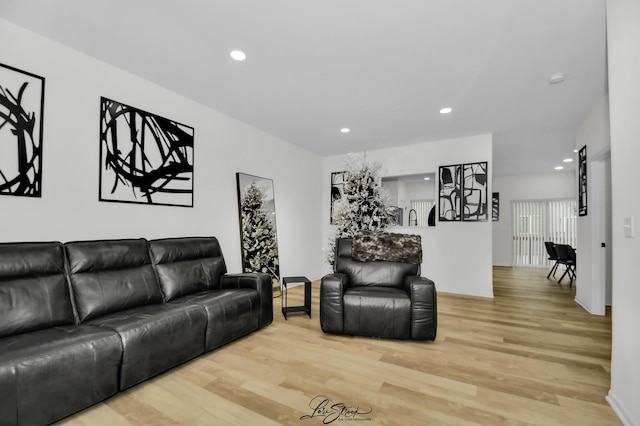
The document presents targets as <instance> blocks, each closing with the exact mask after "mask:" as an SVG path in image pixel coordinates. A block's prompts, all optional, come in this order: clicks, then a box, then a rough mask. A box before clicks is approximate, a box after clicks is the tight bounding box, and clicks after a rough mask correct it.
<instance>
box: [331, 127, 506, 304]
mask: <svg viewBox="0 0 640 426" xmlns="http://www.w3.org/2000/svg"><path fill="white" fill-rule="evenodd" d="M491 150H492V136H491V135H478V136H471V137H467V138H460V139H452V140H445V141H438V142H430V143H423V144H418V145H408V146H400V147H395V148H388V149H380V150H374V151H367V153H366V156H367V159H368V160H371V161H374V162H379V163H381V164H382V170H381V175H382V176H401V175H410V174H418V173H424V172H436V171H437V170H438V167H439V166H441V165H443V166H444V165H450V164H461V163H472V162H480V161H488V162H489V176H491V170H492V164H491V161H490V160H491ZM345 159H346V156H334V157H326V158H324V165H323V182H325V185H324V188H323V196H322V198H323V200H324V203H325V204H324V206H323V223H324V230H323V232H324V237H323V243H324V247H325V248H324V249H323V250H327V245H328V243H329V240H330V238H332V237H333V235H334V232H335V230H334V229H335V228H334V227H333V226H331V225H329V210H330V209H329V199H330V193H329V190H330V189H329V182H331V173H332V172H336V171H342V170H344V169H345ZM490 194H491V179H489V200H488V201H489V202H491V196H490ZM390 231H393V232H404V233H411V234H420V235H421V236H422V245H423V263H422V275H423V276H426V277H428V278H431V279H432V280H434V282H435V283H436V288H437V290H438V291H440V292H450V293H459V294H468V295H475V296H483V297H493V285H492V276H493V274H492V269H491V266H492V265H491V244H492V241H491V219H490V218H489V220H488V221H487V222H437V224H436V226H435V227H433V228H406V227H398V228H392V229H390ZM324 266H325V271H326V272H329V271H330V267H329V265H328V264H327V263H325V264H324Z"/></svg>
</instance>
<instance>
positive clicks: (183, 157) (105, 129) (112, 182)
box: [100, 97, 194, 207]
mask: <svg viewBox="0 0 640 426" xmlns="http://www.w3.org/2000/svg"><path fill="white" fill-rule="evenodd" d="M193 137H194V130H193V127H189V126H187V125H184V124H181V123H178V122H176V121H173V120H169V119H167V118H164V117H160V116H159V115H156V114H152V113H149V112H146V111H143V110H141V109H138V108H134V107H132V106H129V105H125V104H123V103H120V102H117V101H113V100H111V99H107V98H105V97H102V98H101V100H100V201H116V202H124V203H138V204H153V205H165V206H183V207H193Z"/></svg>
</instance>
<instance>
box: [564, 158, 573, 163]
mask: <svg viewBox="0 0 640 426" xmlns="http://www.w3.org/2000/svg"><path fill="white" fill-rule="evenodd" d="M562 161H563V162H564V163H571V162H572V161H573V158H565V159H564V160H562Z"/></svg>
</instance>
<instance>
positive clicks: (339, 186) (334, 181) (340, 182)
mask: <svg viewBox="0 0 640 426" xmlns="http://www.w3.org/2000/svg"><path fill="white" fill-rule="evenodd" d="M346 176H347V172H333V173H331V213H330V221H329V223H331V224H332V225H333V224H335V217H336V213H337V212H338V210H339V208H340V205H341V204H342V203H343V202H344V201H345V198H344V181H345V179H346Z"/></svg>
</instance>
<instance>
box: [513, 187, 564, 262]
mask: <svg viewBox="0 0 640 426" xmlns="http://www.w3.org/2000/svg"><path fill="white" fill-rule="evenodd" d="M511 206H512V218H513V221H512V223H513V232H512V234H513V250H512V253H513V264H514V266H548V265H550V264H551V261H549V260H548V255H547V250H546V249H545V246H544V242H545V241H551V242H554V243H556V244H569V245H570V246H572V247H575V246H576V200H575V199H567V200H535V201H512V202H511Z"/></svg>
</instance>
